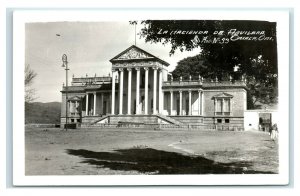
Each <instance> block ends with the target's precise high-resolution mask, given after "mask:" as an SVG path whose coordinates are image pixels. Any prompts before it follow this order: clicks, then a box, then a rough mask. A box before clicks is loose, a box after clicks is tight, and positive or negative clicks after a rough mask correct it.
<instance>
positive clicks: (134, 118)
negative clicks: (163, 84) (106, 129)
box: [90, 114, 182, 125]
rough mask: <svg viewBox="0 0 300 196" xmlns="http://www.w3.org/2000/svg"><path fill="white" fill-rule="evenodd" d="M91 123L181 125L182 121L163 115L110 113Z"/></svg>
mask: <svg viewBox="0 0 300 196" xmlns="http://www.w3.org/2000/svg"><path fill="white" fill-rule="evenodd" d="M90 124H91V125H96V124H172V125H181V124H182V123H181V122H179V121H177V120H175V119H173V118H170V117H167V116H164V115H161V114H153V115H142V114H141V115H108V116H103V117H99V118H98V119H96V120H94V121H93V122H90Z"/></svg>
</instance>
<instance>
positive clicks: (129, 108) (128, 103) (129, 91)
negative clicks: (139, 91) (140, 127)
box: [127, 68, 132, 114]
mask: <svg viewBox="0 0 300 196" xmlns="http://www.w3.org/2000/svg"><path fill="white" fill-rule="evenodd" d="M127 71H128V100H127V114H131V76H132V72H131V68H127Z"/></svg>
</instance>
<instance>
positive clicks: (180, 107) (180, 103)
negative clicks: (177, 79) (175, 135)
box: [179, 90, 182, 116]
mask: <svg viewBox="0 0 300 196" xmlns="http://www.w3.org/2000/svg"><path fill="white" fill-rule="evenodd" d="M179 115H180V116H181V115H182V91H181V90H180V91H179Z"/></svg>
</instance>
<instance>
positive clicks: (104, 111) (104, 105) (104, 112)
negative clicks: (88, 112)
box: [102, 101, 106, 115]
mask: <svg viewBox="0 0 300 196" xmlns="http://www.w3.org/2000/svg"><path fill="white" fill-rule="evenodd" d="M102 113H103V115H106V101H103V111H102Z"/></svg>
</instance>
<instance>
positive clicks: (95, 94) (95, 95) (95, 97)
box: [93, 92, 97, 116]
mask: <svg viewBox="0 0 300 196" xmlns="http://www.w3.org/2000/svg"><path fill="white" fill-rule="evenodd" d="M96 99H97V93H96V92H94V114H93V115H94V116H96Z"/></svg>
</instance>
